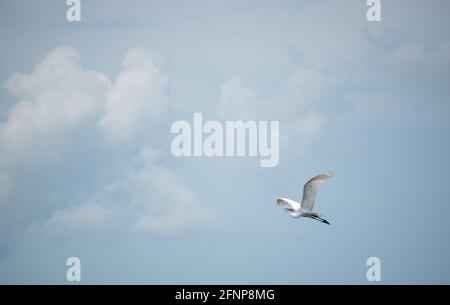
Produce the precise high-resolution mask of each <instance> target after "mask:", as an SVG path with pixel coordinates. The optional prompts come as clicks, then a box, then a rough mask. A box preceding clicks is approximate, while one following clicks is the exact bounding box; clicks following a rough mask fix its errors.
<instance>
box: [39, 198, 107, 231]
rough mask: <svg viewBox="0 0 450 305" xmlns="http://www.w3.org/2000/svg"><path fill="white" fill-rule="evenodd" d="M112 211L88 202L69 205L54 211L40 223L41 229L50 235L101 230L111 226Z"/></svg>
mask: <svg viewBox="0 0 450 305" xmlns="http://www.w3.org/2000/svg"><path fill="white" fill-rule="evenodd" d="M111 219H112V212H111V211H110V210H108V209H106V208H105V207H104V206H102V205H100V204H98V203H96V202H90V203H87V204H84V205H81V206H70V207H68V208H65V209H63V210H59V211H57V212H55V213H54V214H53V215H52V216H51V217H50V218H49V219H48V220H47V221H45V222H44V224H43V225H42V230H43V231H44V232H45V233H47V234H51V235H63V236H64V235H70V234H76V233H85V232H87V233H90V232H102V231H104V230H105V229H108V228H110V227H111Z"/></svg>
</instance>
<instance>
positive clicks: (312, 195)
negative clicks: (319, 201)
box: [301, 172, 333, 211]
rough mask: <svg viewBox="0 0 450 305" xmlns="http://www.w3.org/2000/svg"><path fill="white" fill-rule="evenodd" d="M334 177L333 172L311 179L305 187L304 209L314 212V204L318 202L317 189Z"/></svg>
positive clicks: (302, 204)
mask: <svg viewBox="0 0 450 305" xmlns="http://www.w3.org/2000/svg"><path fill="white" fill-rule="evenodd" d="M332 176H333V173H332V172H326V173H323V174H320V175H318V176H315V177H313V178H311V179H310V180H309V181H308V182H306V183H305V185H304V186H303V197H302V203H301V206H302V208H304V209H306V210H310V211H312V209H313V208H314V202H315V200H316V194H317V187H318V186H319V184H321V183H322V182H324V181H326V180H328V179H330V178H331V177H332Z"/></svg>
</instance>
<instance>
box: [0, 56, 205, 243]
mask: <svg viewBox="0 0 450 305" xmlns="http://www.w3.org/2000/svg"><path fill="white" fill-rule="evenodd" d="M79 57H80V56H79V54H78V52H77V51H76V50H75V49H73V48H71V47H60V48H56V49H55V50H53V51H51V52H49V53H48V54H47V55H46V56H45V57H44V58H43V59H42V60H41V61H40V62H39V63H38V64H37V65H36V66H35V68H34V70H33V71H32V72H31V73H29V74H15V75H13V76H12V77H10V78H9V79H8V80H7V82H6V84H5V86H6V88H7V90H8V91H9V92H11V93H12V94H13V95H14V96H15V97H17V99H18V101H17V102H16V103H15V104H14V105H13V106H12V107H11V108H10V110H9V112H8V115H7V118H6V120H5V121H4V122H2V123H1V125H0V149H1V153H2V157H4V156H5V155H8V156H9V157H10V158H9V159H8V160H6V159H5V158H2V160H1V161H0V163H1V164H0V170H1V171H0V202H5V201H6V199H7V198H8V196H9V195H10V194H11V192H12V191H13V184H12V181H13V178H16V177H15V175H18V177H19V178H21V177H22V176H21V175H26V173H27V167H28V166H34V164H36V161H37V160H40V163H41V162H42V160H41V159H40V158H31V157H32V156H34V155H36V150H38V149H39V150H41V151H42V152H43V154H42V155H39V157H41V156H45V155H46V154H52V153H53V152H54V151H61V152H67V151H64V149H65V147H66V145H67V144H69V145H71V143H76V144H74V145H73V146H71V148H74V147H76V146H75V145H79V143H80V141H79V140H80V139H78V138H77V137H78V136H79V135H80V134H83V135H84V134H85V133H88V134H89V140H91V139H92V138H94V139H93V142H96V143H97V144H96V145H97V146H95V148H96V149H100V150H103V149H104V152H105V154H104V155H102V156H101V157H100V158H102V162H98V163H96V162H95V159H94V161H92V160H89V162H88V160H85V159H83V155H81V156H79V155H77V154H76V153H72V154H70V157H69V156H68V154H65V153H61V157H60V158H57V159H58V161H57V162H56V160H54V159H53V158H51V157H48V158H47V159H48V160H47V159H46V161H45V162H46V163H45V164H46V166H44V167H43V168H34V169H33V171H37V172H36V173H34V172H33V174H34V175H33V177H34V176H39V175H42V176H40V177H41V178H42V180H46V179H50V178H51V179H53V178H54V175H55V171H57V172H58V173H60V171H59V168H58V169H56V168H53V166H54V165H55V164H57V165H58V167H64V169H65V170H66V169H68V170H70V171H72V170H73V171H72V173H73V174H75V175H76V174H78V173H79V171H78V170H76V169H74V167H77V166H80V167H82V168H83V170H82V172H83V173H82V174H80V175H81V176H80V177H81V179H83V178H87V179H89V183H90V184H95V183H96V181H97V182H99V183H98V184H99V185H101V186H100V187H99V189H98V190H96V191H95V190H94V191H92V189H90V190H89V191H87V193H88V194H89V192H90V193H92V194H93V195H91V196H88V199H87V200H86V201H84V202H83V200H82V199H81V200H80V198H78V199H77V202H79V203H75V204H74V205H70V206H67V198H65V196H64V190H54V189H52V186H51V184H47V183H44V185H45V186H48V188H47V189H39V194H38V195H37V199H36V202H42V204H43V206H42V207H41V208H40V213H46V214H47V215H50V216H49V217H48V219H47V220H45V221H44V222H41V224H40V225H39V228H40V232H45V233H49V234H50V235H52V234H53V235H70V234H75V233H79V232H98V231H104V230H105V229H108V228H111V226H112V219H113V218H114V225H116V224H117V225H118V226H119V227H121V229H125V230H127V229H129V230H136V231H139V232H145V233H150V234H170V235H174V234H182V233H183V232H185V231H186V230H189V229H191V228H194V227H196V226H200V225H202V224H204V223H205V222H204V221H206V219H207V218H208V217H207V215H209V214H208V212H206V210H205V209H204V208H203V207H202V206H201V205H200V204H199V203H198V202H196V200H195V196H194V194H193V193H192V191H191V190H190V189H189V188H188V187H186V186H185V185H184V184H183V183H182V181H180V180H179V179H178V177H177V175H176V173H174V172H173V171H171V170H170V169H169V168H167V167H165V166H163V165H162V164H161V162H160V152H158V151H156V150H153V149H152V148H143V149H142V150H141V152H140V154H139V156H138V157H137V158H136V159H133V160H132V159H130V155H125V156H124V155H120V154H119V155H115V154H109V153H108V151H109V149H110V148H111V147H110V146H109V145H110V144H111V143H108V142H102V141H101V140H102V134H103V133H102V132H97V131H103V132H104V134H105V135H107V136H108V137H110V138H111V139H114V140H128V139H129V140H131V139H132V137H133V135H134V134H136V133H139V132H143V131H145V132H148V128H147V127H149V126H152V124H156V123H160V122H164V121H165V120H166V118H167V116H166V115H167V112H168V110H169V104H168V97H167V92H166V90H167V82H168V81H167V76H166V75H165V74H164V73H163V72H162V70H161V65H160V63H159V61H158V60H157V58H156V57H155V56H154V55H153V54H151V53H149V52H147V51H145V50H142V49H131V50H130V51H128V52H127V54H126V56H125V60H124V63H123V64H124V69H123V71H121V72H120V73H119V74H118V76H117V78H116V81H115V83H114V84H111V82H110V80H109V79H108V78H107V77H106V76H105V75H104V74H103V73H101V72H96V71H89V70H85V69H83V68H82V67H81V66H80V65H79V62H78V61H79ZM71 137H74V138H73V140H72V139H71ZM81 139H82V140H83V141H84V139H86V138H85V137H83V138H81ZM153 144H154V145H155V146H157V145H158V143H153ZM85 157H86V155H84V158H85ZM93 157H94V156H93ZM74 158H75V159H74ZM94 158H99V157H98V156H95V157H94ZM105 160H107V162H103V161H105ZM24 161H26V162H24ZM54 161H55V162H54ZM86 163H89V164H90V165H89V166H94V167H95V166H97V168H94V169H93V170H92V171H87V172H84V168H85V166H84V165H85V164H86ZM117 163H121V164H123V165H124V166H120V167H116V165H117ZM19 167H20V168H19ZM44 168H45V169H44ZM102 173H112V175H113V177H110V176H108V177H107V178H105V179H102ZM36 174H37V175H36ZM60 174H61V179H67V177H65V176H64V173H60ZM45 175H53V176H52V177H48V176H45ZM83 175H86V176H83ZM80 177H77V176H75V177H71V178H70V183H66V184H64V183H63V184H62V186H63V187H66V186H67V187H68V188H70V187H69V184H70V185H72V184H73V185H74V186H75V187H78V188H79V187H80V186H81V187H84V184H83V183H82V182H81V181H78V180H77V179H80ZM33 179H34V178H33ZM99 179H101V181H99ZM19 180H23V179H19ZM31 180H32V179H31ZM103 180H106V181H103ZM88 188H89V186H88ZM94 189H95V188H94ZM32 191H33V190H32V189H30V192H32ZM34 191H36V190H34ZM84 191H86V190H80V192H79V194H77V196H79V197H83V193H84ZM50 193H52V194H57V196H61V197H60V198H59V197H55V198H58V200H59V199H60V200H61V202H60V205H59V206H56V205H55V203H54V202H51V203H50V202H49V203H48V202H47V201H52V200H53V199H52V200H49V199H48V198H49V197H48V196H50V195H49V194H50ZM19 197H20V194H19ZM18 201H19V202H22V201H21V200H20V198H19V200H18ZM28 201H29V200H23V202H28ZM18 204H19V203H18ZM55 206H56V208H55ZM124 212H125V213H128V214H127V216H129V218H130V219H132V221H131V223H130V219H127V220H125V219H123V218H122V216H123V213H124ZM116 218H117V219H116ZM28 221H29V223H28V225H30V226H33V223H34V221H35V220H34V219H31V217H30V219H28Z"/></svg>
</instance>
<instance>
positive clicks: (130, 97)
mask: <svg viewBox="0 0 450 305" xmlns="http://www.w3.org/2000/svg"><path fill="white" fill-rule="evenodd" d="M123 65H124V70H123V71H122V72H120V73H119V75H118V76H117V79H116V83H115V84H114V87H113V88H112V89H111V91H109V92H108V94H107V102H106V107H105V113H104V114H103V116H102V117H101V119H100V121H99V125H100V127H101V128H103V130H104V131H105V132H106V134H107V135H108V136H110V137H111V138H113V139H116V140H126V139H129V138H130V137H131V136H133V134H134V133H135V132H136V131H137V129H138V128H139V127H142V124H146V123H147V124H148V123H153V122H158V121H161V120H164V118H165V117H166V114H167V111H168V97H167V92H166V90H167V82H168V81H167V77H166V75H165V74H164V73H163V72H162V70H161V65H160V64H159V63H158V60H157V58H156V57H155V56H154V55H152V54H150V53H148V52H147V51H145V50H142V49H131V50H130V51H128V52H127V54H126V56H125V60H124V62H123Z"/></svg>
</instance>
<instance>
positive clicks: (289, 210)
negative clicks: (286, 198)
mask: <svg viewBox="0 0 450 305" xmlns="http://www.w3.org/2000/svg"><path fill="white" fill-rule="evenodd" d="M284 211H285V212H289V213H292V212H295V211H294V209H293V208H285V209H284Z"/></svg>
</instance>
